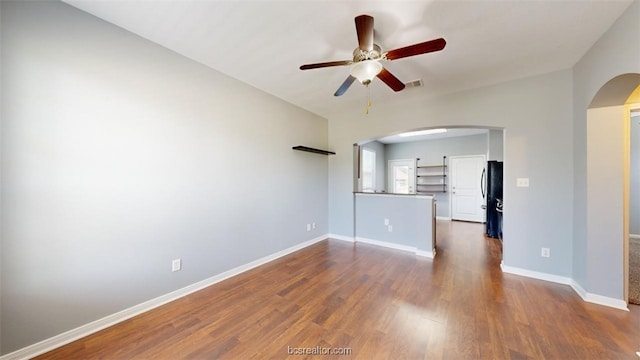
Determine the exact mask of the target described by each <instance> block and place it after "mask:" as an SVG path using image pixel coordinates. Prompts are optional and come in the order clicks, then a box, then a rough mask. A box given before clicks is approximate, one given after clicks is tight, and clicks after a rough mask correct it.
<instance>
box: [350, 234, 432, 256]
mask: <svg viewBox="0 0 640 360" xmlns="http://www.w3.org/2000/svg"><path fill="white" fill-rule="evenodd" d="M356 242H361V243H365V244H371V245H376V246H382V247H386V248H390V249H395V250H400V251H406V252H412V253H414V254H416V255H418V256H422V257H427V258H430V259H433V258H434V256H435V250H434V251H431V252H430V251H428V250H420V249H418V248H416V247H415V246H409V245H401V244H394V243H390V242H387V241H380V240H374V239H368V238H363V237H356Z"/></svg>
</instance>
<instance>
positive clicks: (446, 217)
mask: <svg viewBox="0 0 640 360" xmlns="http://www.w3.org/2000/svg"><path fill="white" fill-rule="evenodd" d="M436 220H445V221H451V218H450V217H448V216H436Z"/></svg>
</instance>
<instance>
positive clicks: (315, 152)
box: [292, 145, 336, 155]
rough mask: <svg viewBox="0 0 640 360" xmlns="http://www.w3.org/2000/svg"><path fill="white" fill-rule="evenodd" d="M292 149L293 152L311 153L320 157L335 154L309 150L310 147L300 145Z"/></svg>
mask: <svg viewBox="0 0 640 360" xmlns="http://www.w3.org/2000/svg"><path fill="white" fill-rule="evenodd" d="M292 149H293V150H300V151H306V152H311V153H314V154H322V155H335V154H336V153H334V152H333V151H327V150H320V149H314V148H310V147H307V146H302V145H298V146H294V147H293V148H292Z"/></svg>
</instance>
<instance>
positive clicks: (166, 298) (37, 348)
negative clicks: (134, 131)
mask: <svg viewBox="0 0 640 360" xmlns="http://www.w3.org/2000/svg"><path fill="white" fill-rule="evenodd" d="M328 237H329V235H328V234H325V235H322V236H319V237H316V238H314V239H311V240H308V241H305V242H303V243H300V244H298V245H294V246H292V247H289V248H287V249H284V250H281V251H278V252H276V253H273V254H271V255H267V256H265V257H263V258H260V259H257V260H255V261H252V262H250V263H248V264H245V265H241V266H238V267H236V268H233V269H231V270H228V271H225V272H223V273H220V274H218V275H214V276H212V277H210V278H208V279H204V280H202V281H199V282H197V283H194V284H191V285H189V286H186V287H184V288H182V289H178V290H175V291H172V292H170V293H168V294H165V295H161V296H159V297H157V298H155V299H151V300H148V301H145V302H143V303H141V304H138V305H134V306H132V307H130V308H128V309H124V310H122V311H119V312H117V313H115V314H111V315H108V316H105V317H103V318H102V319H98V320H96V321H93V322H90V323H88V324H85V325H82V326H79V327H77V328H75V329H71V330H69V331H66V332H64V333H62V334H58V335H55V336H53V337H50V338H48V339H45V340H43V341H40V342H38V343H35V344H33V345H29V346H27V347H24V348H22V349H19V350H16V351H14V352H12V353H9V354H5V355H3V356H0V360H18V359H20V360H22V359H30V358H33V357H35V356H38V355H41V354H44V353H46V352H48V351H51V350H53V349H56V348H58V347H60V346H63V345H66V344H68V343H70V342H72V341H75V340H78V339H81V338H83V337H85V336H88V335H91V334H93V333H95V332H98V331H100V330H103V329H105V328H108V327H110V326H113V325H115V324H117V323H120V322H122V321H125V320H127V319H130V318H132V317H134V316H136V315H140V314H142V313H144V312H147V311H149V310H152V309H155V308H157V307H158V306H161V305H164V304H166V303H169V302H171V301H174V300H176V299H179V298H182V297H184V296H187V295H189V294H191V293H194V292H196V291H198V290H202V289H204V288H206V287H208V286H211V285H213V284H216V283H219V282H221V281H223V280H226V279H229V278H231V277H233V276H236V275H239V274H241V273H243V272H245V271H248V270H251V269H253V268H256V267H258V266H260V265H264V264H266V263H268V262H271V261H273V260H276V259H278V258H281V257H283V256H285V255H289V254H291V253H293V252H296V251H298V250H300V249H303V248H305V247H308V246H310V245H313V244H315V243H317V242H320V241H322V240H325V239H327V238H328Z"/></svg>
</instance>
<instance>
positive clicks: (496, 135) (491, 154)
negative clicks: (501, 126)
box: [487, 129, 504, 161]
mask: <svg viewBox="0 0 640 360" xmlns="http://www.w3.org/2000/svg"><path fill="white" fill-rule="evenodd" d="M487 138H488V141H489V151H488V152H487V153H488V155H487V160H495V161H504V132H503V131H502V130H495V129H491V130H489V134H488V136H487Z"/></svg>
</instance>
